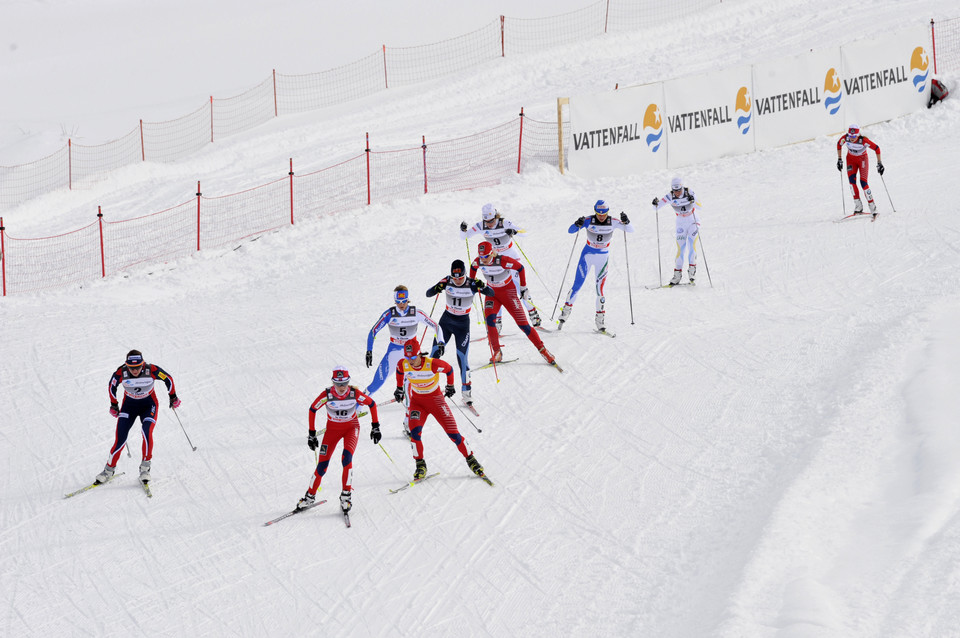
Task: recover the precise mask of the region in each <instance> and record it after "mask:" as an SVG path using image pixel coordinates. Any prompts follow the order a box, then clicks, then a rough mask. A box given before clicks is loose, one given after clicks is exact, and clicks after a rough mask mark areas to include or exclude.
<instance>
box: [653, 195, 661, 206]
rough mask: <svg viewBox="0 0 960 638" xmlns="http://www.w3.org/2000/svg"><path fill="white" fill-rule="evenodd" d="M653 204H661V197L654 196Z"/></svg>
mask: <svg viewBox="0 0 960 638" xmlns="http://www.w3.org/2000/svg"><path fill="white" fill-rule="evenodd" d="M653 205H654V206H659V205H660V198H658V197H654V198H653Z"/></svg>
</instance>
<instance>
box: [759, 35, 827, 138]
mask: <svg viewBox="0 0 960 638" xmlns="http://www.w3.org/2000/svg"><path fill="white" fill-rule="evenodd" d="M840 68H841V67H840V48H839V47H837V48H832V49H826V50H823V51H812V52H810V53H804V54H803V55H799V56H796V57H793V58H780V59H777V60H771V61H769V62H762V63H760V64H756V65H754V67H753V90H754V99H753V111H754V114H755V117H756V118H757V127H756V143H757V148H758V149H768V148H774V147H777V146H784V145H786V144H792V143H794V142H802V141H804V140H810V139H813V138H815V137H817V136H818V135H823V134H825V133H829V132H833V131H839V130H841V129H843V128H844V119H843V116H844V111H843V105H844V104H843V103H844V96H843V83H842V81H841V80H842V78H841V76H840Z"/></svg>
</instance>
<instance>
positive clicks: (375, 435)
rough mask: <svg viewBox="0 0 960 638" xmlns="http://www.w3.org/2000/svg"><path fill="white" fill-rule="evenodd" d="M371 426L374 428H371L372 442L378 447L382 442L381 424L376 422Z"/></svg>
mask: <svg viewBox="0 0 960 638" xmlns="http://www.w3.org/2000/svg"><path fill="white" fill-rule="evenodd" d="M370 425H371V426H373V427H371V428H370V440H371V441H373V444H374V445H376V444H377V443H379V442H380V424H379V423H377V422H376V421H374V422H373V423H371V424H370Z"/></svg>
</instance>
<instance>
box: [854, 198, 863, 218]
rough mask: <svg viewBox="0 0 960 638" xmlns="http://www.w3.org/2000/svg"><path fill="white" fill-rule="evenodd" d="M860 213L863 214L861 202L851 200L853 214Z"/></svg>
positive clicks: (857, 199) (858, 199)
mask: <svg viewBox="0 0 960 638" xmlns="http://www.w3.org/2000/svg"><path fill="white" fill-rule="evenodd" d="M862 212H863V202H862V201H861V200H860V198H859V197H858V198H856V199H855V200H853V213H854V214H855V215H858V214H860V213H862Z"/></svg>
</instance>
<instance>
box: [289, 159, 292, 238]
mask: <svg viewBox="0 0 960 638" xmlns="http://www.w3.org/2000/svg"><path fill="white" fill-rule="evenodd" d="M289 174H290V225H291V226H293V158H292V157H291V158H290V173H289Z"/></svg>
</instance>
